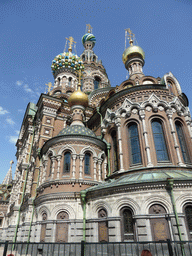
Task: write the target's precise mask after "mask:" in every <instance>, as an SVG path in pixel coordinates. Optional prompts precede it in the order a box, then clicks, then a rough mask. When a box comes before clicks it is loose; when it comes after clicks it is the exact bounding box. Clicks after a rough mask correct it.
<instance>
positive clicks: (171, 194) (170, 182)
mask: <svg viewBox="0 0 192 256" xmlns="http://www.w3.org/2000/svg"><path fill="white" fill-rule="evenodd" d="M167 182H168V186H167V188H168V190H169V191H170V196H171V202H172V205H173V211H174V214H175V220H176V225H177V230H178V235H179V240H180V242H182V235H181V230H180V225H179V218H178V214H177V209H176V205H175V198H174V194H173V183H174V179H173V178H168V179H167ZM181 252H182V256H185V249H184V246H183V244H182V243H181Z"/></svg>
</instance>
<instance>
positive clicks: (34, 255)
mask: <svg viewBox="0 0 192 256" xmlns="http://www.w3.org/2000/svg"><path fill="white" fill-rule="evenodd" d="M143 250H149V251H150V252H151V254H152V256H192V241H185V242H172V241H170V240H167V241H165V242H121V243H85V242H81V243H19V242H18V243H12V242H5V243H0V256H8V255H10V254H13V255H14V256H141V254H142V251H143Z"/></svg>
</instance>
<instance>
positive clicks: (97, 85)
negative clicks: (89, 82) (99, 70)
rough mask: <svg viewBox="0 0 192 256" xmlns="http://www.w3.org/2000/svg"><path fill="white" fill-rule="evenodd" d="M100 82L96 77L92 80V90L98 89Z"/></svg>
mask: <svg viewBox="0 0 192 256" xmlns="http://www.w3.org/2000/svg"><path fill="white" fill-rule="evenodd" d="M100 82H101V78H100V77H98V76H96V77H95V79H94V90H96V89H98V88H99V84H100Z"/></svg>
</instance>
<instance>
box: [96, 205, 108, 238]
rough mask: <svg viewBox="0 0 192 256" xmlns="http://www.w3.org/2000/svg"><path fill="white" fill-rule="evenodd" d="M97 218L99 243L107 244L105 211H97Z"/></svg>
mask: <svg viewBox="0 0 192 256" xmlns="http://www.w3.org/2000/svg"><path fill="white" fill-rule="evenodd" d="M98 218H99V219H100V221H99V222H98V231H99V242H108V241H109V237H108V221H107V220H106V218H107V211H106V210H105V209H101V210H99V212H98Z"/></svg>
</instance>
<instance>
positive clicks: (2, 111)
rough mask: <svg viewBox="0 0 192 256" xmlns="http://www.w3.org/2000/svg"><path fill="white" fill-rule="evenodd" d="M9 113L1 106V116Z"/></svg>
mask: <svg viewBox="0 0 192 256" xmlns="http://www.w3.org/2000/svg"><path fill="white" fill-rule="evenodd" d="M8 113H9V112H8V111H7V110H6V109H3V108H2V107H1V106H0V115H5V114H8Z"/></svg>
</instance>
